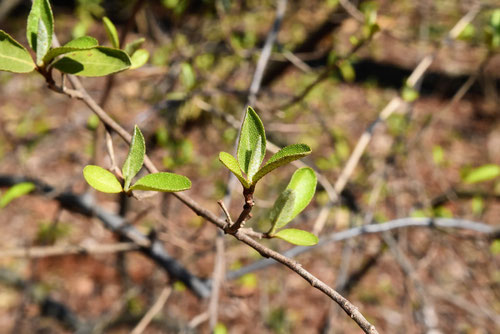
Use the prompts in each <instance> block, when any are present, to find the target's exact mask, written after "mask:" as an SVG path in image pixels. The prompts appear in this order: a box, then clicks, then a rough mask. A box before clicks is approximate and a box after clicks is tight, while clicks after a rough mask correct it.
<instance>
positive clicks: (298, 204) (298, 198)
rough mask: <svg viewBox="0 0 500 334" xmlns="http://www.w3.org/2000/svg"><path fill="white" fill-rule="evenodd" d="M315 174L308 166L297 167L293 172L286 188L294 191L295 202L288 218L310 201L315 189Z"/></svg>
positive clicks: (296, 213)
mask: <svg viewBox="0 0 500 334" xmlns="http://www.w3.org/2000/svg"><path fill="white" fill-rule="evenodd" d="M316 183H317V178H316V174H315V173H314V171H313V170H312V168H309V167H303V168H299V169H297V170H296V171H295V173H293V175H292V179H291V180H290V183H288V186H287V187H286V188H287V189H292V190H294V191H295V203H294V206H293V212H292V216H291V218H290V220H292V219H293V218H295V217H296V216H297V215H298V214H299V213H300V212H301V211H302V210H304V209H305V207H306V206H307V205H308V204H309V202H311V199H312V198H313V196H314V192H315V191H316Z"/></svg>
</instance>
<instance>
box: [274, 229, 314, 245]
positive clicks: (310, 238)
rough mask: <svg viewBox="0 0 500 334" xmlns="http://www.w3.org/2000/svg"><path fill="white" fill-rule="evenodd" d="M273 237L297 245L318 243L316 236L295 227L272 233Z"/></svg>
mask: <svg viewBox="0 0 500 334" xmlns="http://www.w3.org/2000/svg"><path fill="white" fill-rule="evenodd" d="M273 237H277V238H280V239H283V240H285V241H288V242H289V243H291V244H294V245H298V246H312V245H316V244H317V243H318V237H317V236H315V235H314V234H312V233H310V232H307V231H304V230H298V229H296V228H287V229H285V230H281V231H279V232H278V233H276V234H275V235H273Z"/></svg>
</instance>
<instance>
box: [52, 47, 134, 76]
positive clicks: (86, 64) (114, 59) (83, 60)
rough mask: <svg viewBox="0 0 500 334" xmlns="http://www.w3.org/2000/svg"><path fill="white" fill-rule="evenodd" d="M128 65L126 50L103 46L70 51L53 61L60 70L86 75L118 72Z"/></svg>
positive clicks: (128, 59)
mask: <svg viewBox="0 0 500 334" xmlns="http://www.w3.org/2000/svg"><path fill="white" fill-rule="evenodd" d="M130 65H131V62H130V58H129V57H128V55H127V53H126V52H124V51H122V50H118V49H113V48H107V47H104V46H97V47H95V48H92V49H88V50H80V51H73V52H70V53H68V54H66V56H65V57H64V58H62V59H59V60H58V61H57V62H55V63H54V67H55V68H57V69H58V70H59V71H61V72H64V73H69V74H75V75H80V76H86V77H99V76H105V75H108V74H111V73H116V72H120V71H123V70H126V69H128V68H129V67H130Z"/></svg>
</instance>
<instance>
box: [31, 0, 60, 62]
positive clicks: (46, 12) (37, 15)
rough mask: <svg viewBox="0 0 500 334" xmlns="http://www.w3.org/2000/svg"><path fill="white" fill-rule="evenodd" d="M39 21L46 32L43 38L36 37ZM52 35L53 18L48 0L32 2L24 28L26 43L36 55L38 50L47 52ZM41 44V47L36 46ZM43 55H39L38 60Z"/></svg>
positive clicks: (34, 0)
mask: <svg viewBox="0 0 500 334" xmlns="http://www.w3.org/2000/svg"><path fill="white" fill-rule="evenodd" d="M39 21H42V23H41V25H42V26H43V29H45V30H46V33H45V36H38V30H39V25H40V23H39ZM53 33H54V17H53V16H52V9H51V8H50V3H49V0H33V4H32V5H31V11H30V13H29V15H28V25H27V27H26V37H27V38H28V43H29V45H30V46H31V48H32V49H33V51H35V53H37V58H38V53H39V50H38V48H39V47H41V48H42V49H43V48H46V50H45V51H47V50H48V48H49V47H50V45H51V43H52V34H53ZM39 42H41V44H43V45H38V43H39ZM44 55H45V54H43V55H41V57H40V59H42V58H43V56H44Z"/></svg>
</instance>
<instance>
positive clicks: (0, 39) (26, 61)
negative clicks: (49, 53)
mask: <svg viewBox="0 0 500 334" xmlns="http://www.w3.org/2000/svg"><path fill="white" fill-rule="evenodd" d="M34 68H35V63H34V62H33V59H31V56H30V54H29V52H28V51H27V50H26V49H25V48H24V47H23V46H22V45H21V44H19V43H18V42H17V41H16V40H15V39H13V38H12V37H10V35H9V34H7V33H6V32H5V31H3V30H0V71H9V72H15V73H27V72H31V71H33V69H34Z"/></svg>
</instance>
